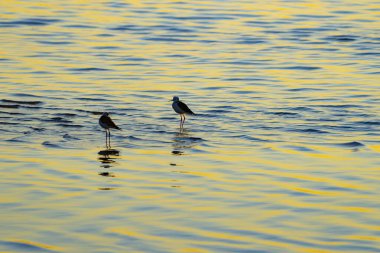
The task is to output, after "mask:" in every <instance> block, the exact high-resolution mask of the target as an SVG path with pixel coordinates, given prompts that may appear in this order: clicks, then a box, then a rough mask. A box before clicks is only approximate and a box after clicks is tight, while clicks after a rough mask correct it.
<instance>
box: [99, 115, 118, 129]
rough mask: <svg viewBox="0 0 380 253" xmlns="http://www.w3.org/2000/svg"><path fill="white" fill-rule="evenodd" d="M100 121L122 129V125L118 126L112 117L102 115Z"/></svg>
mask: <svg viewBox="0 0 380 253" xmlns="http://www.w3.org/2000/svg"><path fill="white" fill-rule="evenodd" d="M100 121H101V122H102V123H104V124H105V125H107V126H108V127H109V128H115V129H119V130H120V127H118V126H117V125H116V124H115V123H114V122H113V121H112V119H111V118H110V117H107V116H102V117H101V118H100Z"/></svg>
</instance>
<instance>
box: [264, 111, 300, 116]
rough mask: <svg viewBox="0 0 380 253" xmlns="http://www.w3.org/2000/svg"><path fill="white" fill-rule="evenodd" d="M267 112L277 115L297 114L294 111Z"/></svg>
mask: <svg viewBox="0 0 380 253" xmlns="http://www.w3.org/2000/svg"><path fill="white" fill-rule="evenodd" d="M269 114H274V115H278V116H298V115H299V114H298V113H296V112H269Z"/></svg>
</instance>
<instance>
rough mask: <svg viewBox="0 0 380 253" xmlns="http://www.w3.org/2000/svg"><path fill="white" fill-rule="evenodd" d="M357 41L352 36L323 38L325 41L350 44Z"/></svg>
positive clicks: (355, 37)
mask: <svg viewBox="0 0 380 253" xmlns="http://www.w3.org/2000/svg"><path fill="white" fill-rule="evenodd" d="M357 39H358V37H357V36H354V35H334V36H329V37H326V38H325V40H328V41H337V42H352V41H355V40H357Z"/></svg>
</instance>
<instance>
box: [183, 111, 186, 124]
mask: <svg viewBox="0 0 380 253" xmlns="http://www.w3.org/2000/svg"><path fill="white" fill-rule="evenodd" d="M185 120H186V117H185V114H184V115H183V122H182V126H183V124H185Z"/></svg>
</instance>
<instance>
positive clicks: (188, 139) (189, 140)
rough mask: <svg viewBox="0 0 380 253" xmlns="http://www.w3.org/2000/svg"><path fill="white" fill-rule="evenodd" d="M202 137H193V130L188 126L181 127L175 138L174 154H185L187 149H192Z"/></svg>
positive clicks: (173, 144)
mask: <svg viewBox="0 0 380 253" xmlns="http://www.w3.org/2000/svg"><path fill="white" fill-rule="evenodd" d="M202 140H203V139H202V138H197V137H193V136H192V135H191V132H190V131H188V130H187V129H186V128H180V129H179V131H178V132H177V133H175V135H174V138H173V143H172V147H173V151H172V154H173V155H178V156H179V155H184V154H185V150H188V149H191V148H193V147H194V146H196V145H197V144H198V143H199V142H200V141H202Z"/></svg>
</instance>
